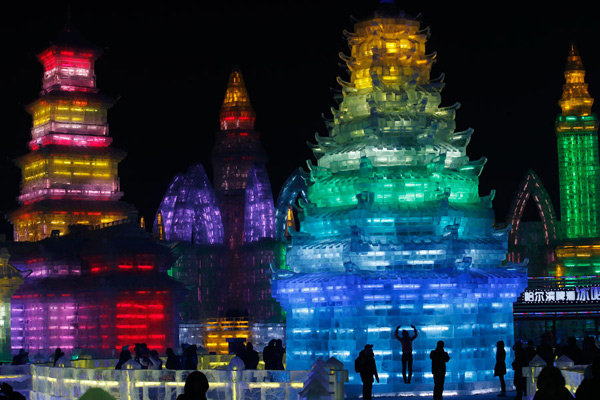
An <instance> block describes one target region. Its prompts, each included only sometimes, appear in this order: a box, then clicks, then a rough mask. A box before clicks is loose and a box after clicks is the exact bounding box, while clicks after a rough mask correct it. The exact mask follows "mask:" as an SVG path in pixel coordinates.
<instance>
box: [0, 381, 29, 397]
mask: <svg viewBox="0 0 600 400" xmlns="http://www.w3.org/2000/svg"><path fill="white" fill-rule="evenodd" d="M0 391H1V392H2V396H0V399H9V400H25V399H26V397H25V396H23V395H22V394H21V393H19V392H15V391H14V389H13V387H12V386H11V385H9V384H8V383H6V382H2V384H1V385H0Z"/></svg>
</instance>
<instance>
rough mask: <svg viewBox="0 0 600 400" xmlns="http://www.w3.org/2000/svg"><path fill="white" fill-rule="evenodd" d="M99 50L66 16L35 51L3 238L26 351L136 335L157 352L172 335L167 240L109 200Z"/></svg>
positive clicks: (102, 347) (113, 163) (173, 340)
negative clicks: (16, 279)
mask: <svg viewBox="0 0 600 400" xmlns="http://www.w3.org/2000/svg"><path fill="white" fill-rule="evenodd" d="M99 55H100V53H99V51H98V50H96V49H95V48H94V47H93V46H92V45H90V44H89V43H88V42H87V41H86V40H85V39H84V38H83V37H82V36H81V34H80V33H79V32H78V31H77V30H76V29H74V28H72V27H67V28H66V29H65V30H63V31H62V32H61V33H60V34H59V35H58V38H57V40H56V41H55V42H54V43H52V44H51V45H50V46H49V47H48V48H47V49H46V50H44V51H43V52H42V53H41V54H39V55H38V59H39V60H40V62H41V63H42V64H43V68H44V77H43V81H42V83H43V85H42V86H43V89H42V92H41V96H40V98H39V99H37V100H36V101H34V102H33V103H32V104H30V105H29V106H28V111H29V112H30V113H31V114H32V116H33V128H32V130H31V134H32V140H31V141H30V142H29V148H30V150H31V151H30V152H29V153H28V154H26V155H24V156H23V157H21V158H20V159H19V160H18V161H17V163H18V164H19V166H20V167H21V169H22V174H23V178H22V182H21V195H20V196H19V201H20V203H21V206H20V207H19V208H18V209H17V210H15V211H13V212H12V213H11V214H10V215H9V219H10V221H11V222H12V223H13V225H14V241H13V242H6V243H5V244H4V246H5V247H7V249H8V251H9V253H10V254H11V264H12V265H13V266H14V267H15V268H17V269H18V270H19V271H20V273H21V274H22V276H24V277H25V281H24V282H23V284H22V285H21V286H20V287H19V289H18V290H16V291H15V293H14V295H13V297H12V304H11V311H10V312H11V323H12V326H11V328H10V329H11V333H12V337H11V346H12V349H13V351H18V350H19V349H26V350H28V351H29V352H30V353H31V356H33V355H34V354H35V353H36V352H40V353H42V354H44V353H45V354H46V355H48V354H49V353H51V352H53V351H54V350H55V349H56V347H60V348H61V349H63V350H64V351H65V352H66V353H67V354H73V353H75V352H79V351H83V352H86V353H88V354H92V355H95V356H98V357H113V356H116V355H118V354H119V350H120V349H121V347H122V346H123V345H127V344H129V345H132V346H133V345H134V344H135V343H136V342H140V343H141V342H145V343H147V344H148V346H149V347H150V348H154V349H156V350H158V351H159V352H161V354H164V351H165V350H166V348H167V347H174V346H176V345H177V344H178V335H177V333H178V325H177V323H178V311H177V307H176V306H177V303H178V302H179V298H178V297H177V296H178V294H177V293H178V292H179V291H180V290H182V288H181V285H180V284H178V283H176V282H175V281H174V280H172V279H170V278H168V276H167V267H168V266H169V265H171V264H172V262H173V261H174V259H173V258H172V254H171V249H170V248H168V247H166V246H165V245H164V244H161V243H159V242H158V241H156V240H155V239H154V238H153V237H152V236H151V235H150V234H149V233H147V232H145V231H144V230H143V229H142V228H141V227H140V226H139V224H138V223H137V221H136V219H137V218H136V212H135V209H134V208H133V207H132V206H131V205H129V204H126V203H124V202H121V201H119V199H120V197H121V196H122V193H121V192H120V189H119V177H118V171H117V166H118V163H119V161H120V160H121V159H122V158H123V157H124V155H125V153H124V152H122V151H120V150H116V149H114V148H112V147H109V145H110V143H111V138H110V137H109V136H108V124H107V110H108V108H109V107H110V106H111V105H112V104H113V101H112V100H110V99H107V98H106V97H104V96H102V95H100V94H99V93H98V89H97V88H96V79H95V76H94V62H95V60H96V59H97V58H98V57H99Z"/></svg>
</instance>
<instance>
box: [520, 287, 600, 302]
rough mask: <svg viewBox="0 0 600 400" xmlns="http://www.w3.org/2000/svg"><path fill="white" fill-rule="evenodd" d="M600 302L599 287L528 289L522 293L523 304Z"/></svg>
mask: <svg viewBox="0 0 600 400" xmlns="http://www.w3.org/2000/svg"><path fill="white" fill-rule="evenodd" d="M594 301H597V302H600V286H585V287H584V286H581V287H579V286H576V287H572V288H564V289H537V290H536V289H530V290H526V291H525V292H523V302H524V303H579V302H594Z"/></svg>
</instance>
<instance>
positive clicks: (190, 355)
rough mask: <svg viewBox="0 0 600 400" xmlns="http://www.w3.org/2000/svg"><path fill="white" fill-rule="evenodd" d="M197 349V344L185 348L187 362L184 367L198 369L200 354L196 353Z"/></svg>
mask: <svg viewBox="0 0 600 400" xmlns="http://www.w3.org/2000/svg"><path fill="white" fill-rule="evenodd" d="M196 349H197V347H196V345H195V344H192V345H189V346H188V347H187V348H186V349H185V358H184V360H185V361H184V363H185V364H183V369H187V370H192V369H198V354H197V353H196Z"/></svg>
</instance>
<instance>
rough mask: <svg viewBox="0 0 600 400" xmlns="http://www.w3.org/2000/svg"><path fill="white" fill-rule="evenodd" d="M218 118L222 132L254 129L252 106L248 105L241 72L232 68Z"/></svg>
mask: <svg viewBox="0 0 600 400" xmlns="http://www.w3.org/2000/svg"><path fill="white" fill-rule="evenodd" d="M219 117H220V120H221V130H223V131H224V130H227V129H254V120H255V118H256V115H255V113H254V109H253V108H252V104H250V97H249V96H248V90H247V89H246V84H245V83H244V78H243V77H242V72H241V71H240V70H239V69H237V68H234V69H233V71H231V75H229V82H228V83H227V91H226V92H225V99H224V100H223V106H222V107H221V113H220V115H219Z"/></svg>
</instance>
